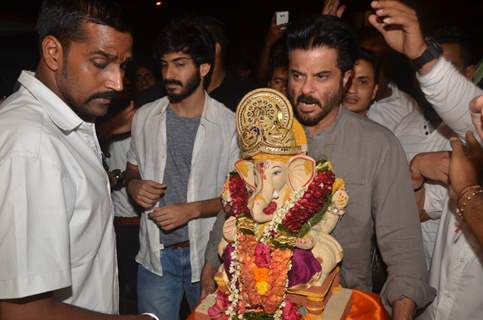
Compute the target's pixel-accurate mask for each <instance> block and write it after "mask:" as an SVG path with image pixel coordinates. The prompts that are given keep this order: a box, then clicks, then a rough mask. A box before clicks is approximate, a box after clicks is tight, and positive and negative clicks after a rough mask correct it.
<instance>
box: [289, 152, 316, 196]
mask: <svg viewBox="0 0 483 320" xmlns="http://www.w3.org/2000/svg"><path fill="white" fill-rule="evenodd" d="M314 173H315V161H314V159H312V158H310V157H307V156H305V155H296V156H293V157H292V158H290V160H289V163H288V183H289V185H290V187H291V188H292V190H294V191H297V190H299V189H300V188H302V187H305V186H306V185H308V184H309V183H311V182H312V179H313V178H314Z"/></svg>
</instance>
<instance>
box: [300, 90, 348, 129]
mask: <svg viewBox="0 0 483 320" xmlns="http://www.w3.org/2000/svg"><path fill="white" fill-rule="evenodd" d="M301 97H303V96H300V97H299V98H298V99H297V101H295V102H294V107H293V110H294V114H295V117H296V118H297V120H298V121H299V122H300V123H301V124H302V125H304V126H307V127H313V126H316V125H317V124H319V122H320V121H321V120H322V119H324V118H325V117H326V116H327V115H328V114H329V113H330V112H331V111H332V110H333V109H334V108H336V107H338V106H339V105H340V104H341V102H342V99H343V97H344V86H343V85H342V81H341V83H340V86H339V89H338V90H337V91H336V92H335V93H333V94H331V95H330V96H329V99H328V100H327V102H326V104H325V105H324V107H322V105H321V103H320V101H318V105H319V107H320V111H319V112H318V113H317V114H316V115H314V116H312V115H310V116H309V115H306V114H304V113H303V112H300V111H299V110H298V108H297V104H298V103H299V101H300V98H301ZM308 98H309V100H310V98H312V97H308ZM312 99H314V98H312ZM302 100H303V98H302ZM314 100H315V99H314ZM314 102H315V101H314Z"/></svg>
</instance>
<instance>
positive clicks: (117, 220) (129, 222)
mask: <svg viewBox="0 0 483 320" xmlns="http://www.w3.org/2000/svg"><path fill="white" fill-rule="evenodd" d="M114 224H117V225H122V226H138V225H139V217H114Z"/></svg>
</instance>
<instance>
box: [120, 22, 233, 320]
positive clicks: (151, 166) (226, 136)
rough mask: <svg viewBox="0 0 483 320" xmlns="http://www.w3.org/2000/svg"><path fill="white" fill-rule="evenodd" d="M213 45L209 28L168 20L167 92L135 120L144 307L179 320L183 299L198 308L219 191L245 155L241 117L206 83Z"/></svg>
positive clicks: (163, 57)
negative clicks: (238, 125)
mask: <svg viewBox="0 0 483 320" xmlns="http://www.w3.org/2000/svg"><path fill="white" fill-rule="evenodd" d="M213 48H214V45H213V41H212V40H211V37H210V36H209V34H208V32H207V31H206V29H204V28H202V27H200V26H199V25H198V24H195V23H193V22H190V21H188V20H183V21H180V22H173V23H171V24H170V25H168V26H167V27H166V28H165V29H164V30H163V31H162V32H161V34H160V36H159V38H158V40H157V48H156V55H157V58H158V59H159V62H160V63H161V73H162V77H163V85H164V88H165V91H166V97H164V98H161V99H158V100H156V101H154V102H151V103H148V104H146V105H144V106H143V107H141V109H139V110H138V111H137V112H136V114H135V116H134V119H133V124H132V129H131V148H130V151H129V153H128V165H127V177H126V189H127V192H128V194H129V195H130V196H131V198H132V199H133V200H134V201H135V202H136V203H137V204H138V205H139V206H141V207H142V208H143V209H144V210H145V212H144V213H142V214H141V224H140V251H139V253H138V255H137V258H136V260H137V262H138V263H139V268H138V307H139V310H140V311H148V312H153V313H155V314H156V315H158V316H159V317H160V318H161V317H162V318H163V319H178V317H179V309H180V304H181V301H182V298H183V296H185V297H186V299H187V301H188V304H189V305H190V307H191V308H192V309H193V308H194V307H195V306H196V303H197V302H198V299H199V294H200V285H199V280H200V271H201V267H202V263H203V258H204V252H205V248H206V243H207V241H208V236H209V230H211V228H212V225H213V222H214V220H215V218H214V216H215V215H216V213H217V212H218V211H219V210H221V203H220V199H219V195H220V193H221V191H222V190H223V184H224V180H225V177H226V175H227V174H228V172H229V171H230V169H231V168H233V164H234V162H235V160H237V159H238V158H239V151H238V146H237V140H236V133H235V120H234V114H233V112H232V111H230V110H229V109H228V108H226V107H225V106H224V105H223V104H221V103H219V102H218V101H216V100H214V99H212V98H211V97H210V96H209V95H208V94H207V92H206V91H205V88H206V87H207V85H208V84H209V82H210V81H209V76H210V72H211V69H212V66H213V59H214V49H213Z"/></svg>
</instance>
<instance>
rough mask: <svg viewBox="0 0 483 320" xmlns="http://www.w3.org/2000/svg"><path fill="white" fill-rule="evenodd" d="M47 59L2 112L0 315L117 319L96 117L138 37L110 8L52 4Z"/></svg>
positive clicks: (44, 13) (42, 30)
mask: <svg viewBox="0 0 483 320" xmlns="http://www.w3.org/2000/svg"><path fill="white" fill-rule="evenodd" d="M37 28H38V33H39V40H40V42H39V44H40V53H41V57H40V60H39V62H38V65H37V69H36V71H35V73H32V72H28V71H23V72H22V74H21V75H20V77H19V79H18V82H19V83H20V88H19V90H18V91H17V92H15V93H14V94H12V95H11V96H10V97H8V98H7V100H6V101H5V102H4V103H3V104H2V105H1V106H0V128H1V130H0V146H1V149H0V181H1V183H0V239H1V240H0V318H1V319H23V320H30V319H46V320H49V319H79V320H82V319H93V320H95V319H98V320H101V319H150V318H152V317H150V316H148V315H142V316H119V315H109V314H117V313H118V281H117V264H116V248H115V238H114V228H113V225H112V220H113V214H112V213H113V211H112V204H111V198H110V187H109V181H108V179H107V175H106V172H105V171H104V168H103V166H102V154H101V149H100V147H99V143H98V141H97V138H96V131H95V126H94V120H95V119H96V117H99V116H103V115H104V114H105V113H106V111H107V110H108V108H109V105H110V103H111V100H112V99H113V98H114V97H115V96H116V95H117V94H118V93H119V92H120V91H121V90H122V89H123V84H122V79H123V76H124V67H125V65H126V63H127V62H128V61H129V60H130V59H131V47H132V36H131V33H130V31H129V28H128V27H127V25H126V24H125V22H124V20H123V17H122V10H121V8H120V7H119V6H118V5H117V4H115V3H112V2H109V3H106V2H103V1H92V0H62V1H60V0H45V1H44V2H43V3H42V7H41V10H40V14H39V17H38V21H37Z"/></svg>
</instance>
